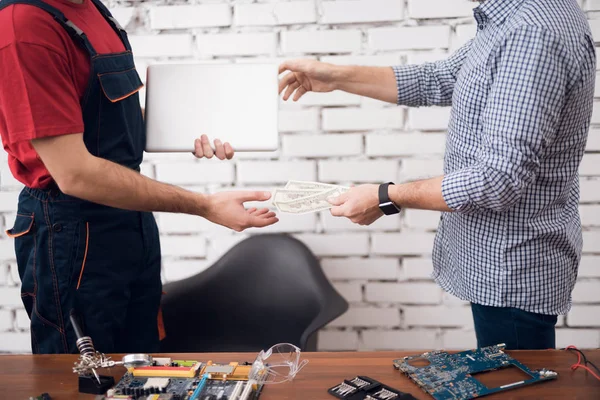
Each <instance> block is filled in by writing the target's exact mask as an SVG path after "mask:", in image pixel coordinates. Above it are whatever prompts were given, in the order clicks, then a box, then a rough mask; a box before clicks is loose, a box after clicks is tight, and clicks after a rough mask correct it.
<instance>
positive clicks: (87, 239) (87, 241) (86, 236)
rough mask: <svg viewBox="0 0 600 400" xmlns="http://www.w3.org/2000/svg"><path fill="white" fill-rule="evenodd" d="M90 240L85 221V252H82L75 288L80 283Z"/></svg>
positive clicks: (88, 228)
mask: <svg viewBox="0 0 600 400" xmlns="http://www.w3.org/2000/svg"><path fill="white" fill-rule="evenodd" d="M89 242H90V223H89V222H86V223H85V253H83V263H82V264H81V272H80V273H79V280H78V281H77V290H79V285H81V277H82V276H83V270H84V269H85V261H86V260H87V254H88V245H89Z"/></svg>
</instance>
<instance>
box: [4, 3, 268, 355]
mask: <svg viewBox="0 0 600 400" xmlns="http://www.w3.org/2000/svg"><path fill="white" fill-rule="evenodd" d="M0 10H1V11H0V135H1V138H2V143H3V146H4V149H5V150H6V152H7V153H8V156H9V157H8V158H9V166H10V169H11V171H12V173H13V175H14V177H15V178H16V179H17V180H19V181H20V182H22V183H23V184H24V185H25V186H26V187H25V189H24V190H23V192H22V193H21V195H20V199H19V210H18V214H17V219H16V221H15V225H14V228H13V229H11V230H10V231H9V232H8V233H9V235H11V236H13V237H15V248H16V256H17V263H18V266H19V273H20V275H21V280H22V298H23V302H24V304H25V307H26V309H27V311H28V313H29V315H30V318H31V332H32V348H33V351H34V352H39V353H55V352H73V351H76V348H75V336H74V333H73V330H72V329H71V326H70V322H69V313H70V312H71V311H73V310H74V311H76V312H77V313H78V315H79V317H80V318H81V319H83V325H84V329H85V330H86V334H89V335H90V336H92V338H93V339H94V342H95V343H96V344H97V346H96V347H97V348H98V349H99V350H100V351H103V352H121V351H122V352H132V351H144V352H150V351H156V350H157V347H156V343H157V342H158V341H157V340H156V339H157V337H158V334H157V331H158V330H157V328H156V326H157V325H156V316H157V315H158V302H159V299H160V291H161V287H160V250H159V249H160V246H159V239H158V233H157V228H156V223H155V221H154V218H153V217H152V214H151V212H154V211H163V212H176V213H187V214H191V215H199V216H202V217H204V218H206V219H208V220H210V221H212V222H214V223H217V224H220V225H223V226H226V227H228V228H231V229H233V230H236V231H241V230H244V229H246V228H248V227H263V226H267V225H271V224H273V223H275V222H277V218H276V217H275V214H274V213H272V212H269V211H268V210H267V209H263V210H256V209H250V210H246V209H245V208H244V206H243V203H244V202H245V201H264V200H267V199H268V198H269V197H270V194H269V193H263V192H228V193H216V194H213V195H203V194H199V193H194V192H190V191H186V190H183V189H181V188H179V187H175V186H171V185H167V184H163V183H159V182H157V181H154V180H152V179H149V178H147V177H144V176H142V175H141V174H139V164H140V162H141V158H142V153H143V147H144V141H145V133H144V130H143V119H142V113H141V109H140V105H139V98H138V94H137V92H138V90H139V89H140V88H141V86H142V85H141V81H139V76H138V75H137V73H136V72H135V66H134V65H133V56H132V53H131V51H130V47H129V42H128V40H127V35H126V33H125V32H124V31H123V30H122V29H121V28H120V27H119V26H118V23H116V21H115V20H114V19H113V18H112V17H111V16H110V13H109V12H108V10H107V9H106V8H105V7H104V6H103V5H102V4H101V3H100V2H99V0H44V2H42V1H41V0H0ZM109 77H110V79H109ZM195 155H196V156H197V157H207V158H212V157H213V155H216V157H217V158H219V159H221V160H223V159H225V158H227V159H230V158H231V157H232V156H233V150H232V148H231V146H230V145H229V144H227V143H225V144H222V143H221V142H220V141H218V140H216V141H215V143H214V150H213V148H211V145H210V143H209V142H208V139H207V138H206V137H205V136H202V139H201V140H197V141H196V143H195ZM207 173H209V171H207ZM153 317H154V321H153V322H152V321H151V320H152V318H153ZM146 332H148V333H146Z"/></svg>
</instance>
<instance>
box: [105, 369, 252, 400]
mask: <svg viewBox="0 0 600 400" xmlns="http://www.w3.org/2000/svg"><path fill="white" fill-rule="evenodd" d="M250 368H251V366H250V365H248V364H239V363H231V364H213V363H212V362H210V361H209V362H208V363H201V362H198V361H174V362H171V361H170V360H169V363H168V364H167V365H156V364H155V365H152V366H145V367H138V368H130V369H128V372H127V373H126V374H125V375H124V376H123V377H122V378H121V380H120V381H119V382H118V383H117V384H116V385H115V386H114V387H113V388H112V389H111V390H109V391H108V393H107V394H106V396H103V397H101V399H103V400H117V399H118V400H257V399H258V397H259V396H260V392H261V390H262V385H259V384H252V383H251V382H248V374H249V372H250ZM247 386H248V387H247Z"/></svg>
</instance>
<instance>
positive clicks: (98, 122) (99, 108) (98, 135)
mask: <svg viewBox="0 0 600 400" xmlns="http://www.w3.org/2000/svg"><path fill="white" fill-rule="evenodd" d="M98 85H100V83H98ZM101 86H102V85H101ZM101 114H102V93H100V101H99V102H98V121H96V123H97V124H98V132H97V135H96V136H97V139H98V154H96V157H100V125H101V124H100V115H101Z"/></svg>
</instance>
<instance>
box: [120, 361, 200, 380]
mask: <svg viewBox="0 0 600 400" xmlns="http://www.w3.org/2000/svg"><path fill="white" fill-rule="evenodd" d="M201 366H202V364H201V363H196V364H195V365H193V366H192V367H170V366H156V367H154V366H149V367H139V368H130V372H132V373H133V376H149V377H151V376H155V377H168V378H193V377H195V376H196V375H197V374H198V370H199V369H200V367H201Z"/></svg>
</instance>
